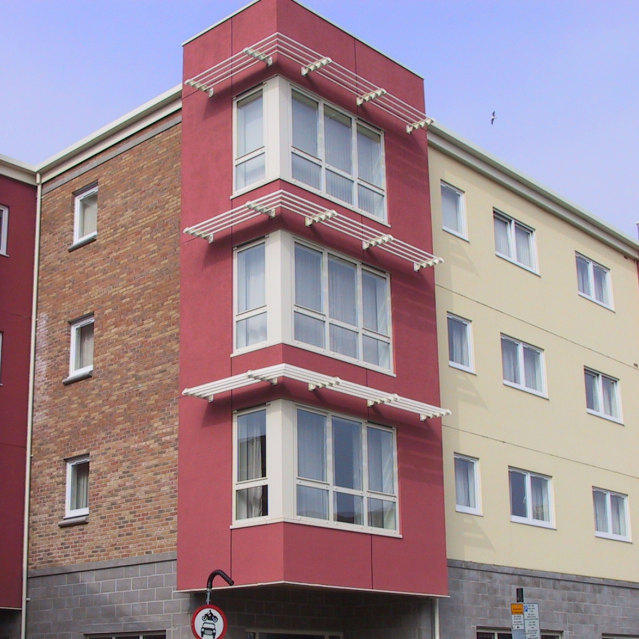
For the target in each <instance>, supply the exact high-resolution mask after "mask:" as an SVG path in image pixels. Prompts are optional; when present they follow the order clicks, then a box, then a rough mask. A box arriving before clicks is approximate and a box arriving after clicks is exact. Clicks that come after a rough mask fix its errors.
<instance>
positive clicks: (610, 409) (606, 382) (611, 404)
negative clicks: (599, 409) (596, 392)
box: [601, 376, 619, 417]
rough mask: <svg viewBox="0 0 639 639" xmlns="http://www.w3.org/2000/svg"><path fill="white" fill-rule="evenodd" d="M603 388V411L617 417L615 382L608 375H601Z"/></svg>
mask: <svg viewBox="0 0 639 639" xmlns="http://www.w3.org/2000/svg"><path fill="white" fill-rule="evenodd" d="M601 385H602V390H603V393H602V394H603V412H604V413H605V414H606V415H610V416H611V417H619V410H618V407H617V382H616V381H615V380H613V379H609V378H608V377H603V376H602V377H601Z"/></svg>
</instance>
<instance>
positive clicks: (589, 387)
mask: <svg viewBox="0 0 639 639" xmlns="http://www.w3.org/2000/svg"><path fill="white" fill-rule="evenodd" d="M584 376H585V380H586V406H587V407H588V408H589V409H590V410H595V411H597V412H599V411H600V410H601V409H600V407H599V388H598V382H597V375H595V374H594V373H591V372H589V371H585V374H584Z"/></svg>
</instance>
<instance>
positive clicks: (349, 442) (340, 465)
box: [333, 417, 362, 490]
mask: <svg viewBox="0 0 639 639" xmlns="http://www.w3.org/2000/svg"><path fill="white" fill-rule="evenodd" d="M333 464H334V472H333V477H334V483H335V485H336V486H341V487H342V488H352V489H354V490H361V489H362V426H361V424H360V423H359V422H351V421H349V420H346V419H341V418H339V417H333Z"/></svg>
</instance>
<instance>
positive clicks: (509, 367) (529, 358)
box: [501, 335, 545, 396]
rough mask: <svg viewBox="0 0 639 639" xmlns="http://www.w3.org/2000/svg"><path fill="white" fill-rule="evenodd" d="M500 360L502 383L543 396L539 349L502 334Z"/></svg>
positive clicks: (541, 363)
mask: <svg viewBox="0 0 639 639" xmlns="http://www.w3.org/2000/svg"><path fill="white" fill-rule="evenodd" d="M501 361H502V369H503V375H504V384H506V385H508V386H514V387H515V388H519V389H520V390H525V391H528V392H529V393H535V394H537V395H542V396H545V383H544V370H543V351H542V350H541V349H539V348H537V347H535V346H531V345H530V344H526V343H525V342H520V341H519V340H516V339H513V338H512V337H506V336H505V335H502V336H501Z"/></svg>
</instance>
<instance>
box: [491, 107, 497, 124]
mask: <svg viewBox="0 0 639 639" xmlns="http://www.w3.org/2000/svg"><path fill="white" fill-rule="evenodd" d="M496 117H497V116H496V115H495V112H494V111H493V116H492V117H491V118H490V124H491V126H492V125H493V123H494V122H495V118H496Z"/></svg>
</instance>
